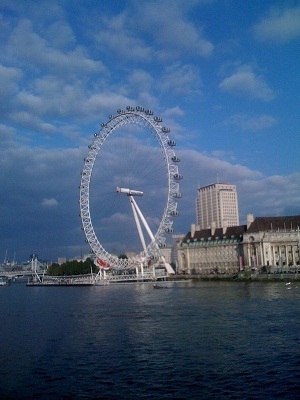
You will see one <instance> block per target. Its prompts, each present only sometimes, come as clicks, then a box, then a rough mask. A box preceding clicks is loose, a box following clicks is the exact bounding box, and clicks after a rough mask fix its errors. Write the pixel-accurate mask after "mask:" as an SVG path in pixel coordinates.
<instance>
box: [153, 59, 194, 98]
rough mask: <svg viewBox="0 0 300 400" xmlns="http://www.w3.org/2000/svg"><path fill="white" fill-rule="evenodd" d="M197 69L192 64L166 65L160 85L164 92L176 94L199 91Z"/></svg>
mask: <svg viewBox="0 0 300 400" xmlns="http://www.w3.org/2000/svg"><path fill="white" fill-rule="evenodd" d="M201 86H202V85H201V79H200V73H199V71H198V69H197V68H196V67H194V66H192V65H180V64H179V63H175V64H172V65H170V66H168V67H166V70H165V74H164V76H163V78H162V82H161V85H160V87H161V88H162V90H163V91H164V92H168V93H174V94H176V95H182V94H191V93H198V94H199V93H201V90H200V87H201Z"/></svg>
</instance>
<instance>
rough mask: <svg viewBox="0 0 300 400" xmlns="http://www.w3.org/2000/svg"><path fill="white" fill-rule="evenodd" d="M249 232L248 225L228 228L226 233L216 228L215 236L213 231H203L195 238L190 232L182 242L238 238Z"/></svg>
mask: <svg viewBox="0 0 300 400" xmlns="http://www.w3.org/2000/svg"><path fill="white" fill-rule="evenodd" d="M246 230H247V225H239V226H228V227H227V228H226V232H225V233H223V228H216V229H215V231H214V234H213V235H212V234H211V232H212V231H211V229H201V230H200V231H195V234H194V236H193V237H192V236H191V232H188V233H187V235H186V236H185V237H184V238H183V240H182V242H183V243H187V242H188V241H189V240H191V239H193V240H199V241H200V240H209V238H210V240H212V241H213V240H218V239H223V238H225V237H226V238H231V237H234V238H238V237H240V236H242V235H243V234H244V233H245V232H246Z"/></svg>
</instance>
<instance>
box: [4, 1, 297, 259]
mask: <svg viewBox="0 0 300 400" xmlns="http://www.w3.org/2000/svg"><path fill="white" fill-rule="evenodd" d="M0 26H1V29H0V46H1V47H0V82H1V84H0V102H1V103H0V104H1V107H0V116H1V119H0V145H1V146H0V152H1V155H0V184H1V191H0V260H1V261H2V259H3V258H4V256H5V253H6V250H7V252H8V257H9V258H13V255H14V254H16V259H17V260H18V261H24V260H26V259H27V258H28V256H29V254H30V253H33V252H35V253H37V254H38V255H39V257H40V258H43V259H52V260H56V259H57V257H64V256H65V257H72V256H76V255H80V254H81V252H83V253H86V252H87V251H88V246H87V244H86V243H85V237H84V234H83V232H82V230H81V221H80V218H79V216H78V214H79V204H78V198H79V190H78V186H79V184H80V172H81V170H82V168H83V158H84V157H85V155H86V153H87V146H88V144H90V143H91V141H92V138H93V133H94V132H95V131H98V130H99V129H100V124H101V123H102V122H106V121H107V120H108V117H109V115H110V114H113V113H115V112H116V110H117V109H118V108H125V107H126V106H127V105H132V106H136V105H141V106H143V107H146V108H151V109H152V110H153V111H154V112H155V114H156V115H160V116H161V117H162V118H163V121H164V124H165V125H166V126H168V127H170V128H171V134H170V135H171V137H172V139H174V140H176V142H177V147H176V152H177V154H178V155H179V156H180V158H181V163H180V172H181V173H182V174H183V176H184V179H183V181H182V184H181V192H182V194H183V198H182V200H181V201H180V204H179V211H180V216H179V217H178V219H177V221H176V224H175V229H176V233H187V232H188V231H189V230H190V224H191V223H194V222H195V199H196V196H197V187H200V186H204V185H207V184H210V183H214V182H216V181H217V180H218V181H220V182H224V183H233V184H236V185H237V190H238V196H239V209H240V223H245V220H246V214H247V213H249V212H252V213H254V215H255V216H280V215H294V214H300V206H299V200H300V191H299V190H300V172H299V164H300V163H299V158H300V157H299V150H300V145H299V133H300V132H299V128H300V113H299V109H300V94H299V93H300V90H299V89H300V68H299V65H300V52H299V48H300V46H299V45H300V2H299V1H296V0H282V1H280V0H278V1H277V0H270V1H268V0H264V1H261V0H251V1H239V0H185V1H183V0H159V1H151V0H149V1H145V2H143V1H136V0H132V1H130V0H128V1H119V0H102V1H98V0H76V1H75V0H74V1H73V0H68V1H67V0H59V1H55V0H51V1H50V0H48V1H47V0H45V1H43V0H41V1H31V0H26V1H25V0H23V1H22V0H1V2H0ZM116 155H117V153H116ZM115 159H117V157H115ZM109 170H110V171H113V170H114V169H113V167H112V168H111V169H109ZM107 179H108V180H109V179H111V176H110V175H109V172H108V175H107ZM107 218H109V216H108V215H107ZM99 223H100V222H99ZM107 235H109V233H107ZM1 258H2V259H1Z"/></svg>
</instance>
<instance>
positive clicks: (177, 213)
mask: <svg viewBox="0 0 300 400" xmlns="http://www.w3.org/2000/svg"><path fill="white" fill-rule="evenodd" d="M170 215H172V217H178V215H179V212H178V211H171V212H170Z"/></svg>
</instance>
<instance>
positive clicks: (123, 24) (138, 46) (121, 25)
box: [95, 14, 152, 62]
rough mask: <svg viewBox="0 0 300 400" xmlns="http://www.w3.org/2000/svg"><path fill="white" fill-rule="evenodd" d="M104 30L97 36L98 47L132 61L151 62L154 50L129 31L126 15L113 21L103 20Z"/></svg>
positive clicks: (121, 15)
mask: <svg viewBox="0 0 300 400" xmlns="http://www.w3.org/2000/svg"><path fill="white" fill-rule="evenodd" d="M100 25H103V29H99V30H98V32H97V33H96V35H95V39H96V41H97V42H98V46H99V48H101V49H107V50H109V51H110V52H113V53H116V54H117V55H118V57H120V56H121V57H122V58H125V59H130V60H132V61H137V60H138V61H144V62H145V61H151V59H152V50H151V48H150V47H149V46H147V45H146V43H145V42H144V41H143V40H142V39H141V38H140V37H138V36H137V35H136V34H135V33H134V32H131V31H130V29H129V24H128V21H127V19H126V16H125V15H124V14H120V15H118V16H116V17H114V18H113V19H111V20H110V19H103V21H102V24H100Z"/></svg>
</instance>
